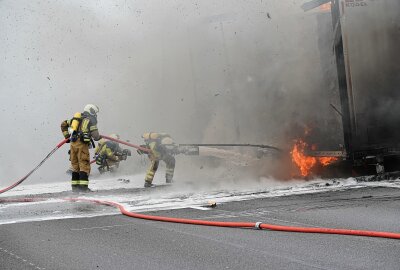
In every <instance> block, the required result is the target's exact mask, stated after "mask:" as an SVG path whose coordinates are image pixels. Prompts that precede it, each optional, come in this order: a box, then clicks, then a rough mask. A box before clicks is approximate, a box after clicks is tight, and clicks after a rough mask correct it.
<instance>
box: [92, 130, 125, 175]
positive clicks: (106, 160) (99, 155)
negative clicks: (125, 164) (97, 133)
mask: <svg viewBox="0 0 400 270" xmlns="http://www.w3.org/2000/svg"><path fill="white" fill-rule="evenodd" d="M110 137H111V138H114V139H118V140H119V135H118V134H111V135H110ZM130 155H131V151H130V150H129V149H121V147H120V146H119V144H118V143H117V142H114V141H105V140H104V139H101V140H100V142H99V144H98V146H97V148H96V151H95V160H96V164H97V165H99V168H98V170H99V172H100V173H104V172H106V171H111V172H113V171H115V170H116V169H117V168H118V167H119V162H120V161H121V160H126V158H127V156H130Z"/></svg>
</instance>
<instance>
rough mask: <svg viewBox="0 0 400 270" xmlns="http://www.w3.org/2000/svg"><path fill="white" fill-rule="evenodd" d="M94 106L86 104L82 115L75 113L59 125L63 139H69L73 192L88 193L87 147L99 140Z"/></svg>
mask: <svg viewBox="0 0 400 270" xmlns="http://www.w3.org/2000/svg"><path fill="white" fill-rule="evenodd" d="M98 112H99V108H98V107H97V106H96V105H93V104H88V105H86V106H85V108H84V109H83V113H75V115H74V117H73V118H72V119H70V120H65V121H63V122H62V123H61V131H62V133H63V135H64V137H65V138H69V141H68V142H69V143H70V160H71V168H72V177H71V186H72V191H73V192H80V191H82V192H88V191H90V189H89V174H90V155H89V147H90V145H93V146H94V142H93V139H94V140H95V141H98V140H100V134H99V131H98V129H97V113H98Z"/></svg>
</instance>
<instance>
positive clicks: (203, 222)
mask: <svg viewBox="0 0 400 270" xmlns="http://www.w3.org/2000/svg"><path fill="white" fill-rule="evenodd" d="M65 200H68V201H74V202H76V201H85V202H92V203H98V204H103V205H108V206H113V207H116V208H118V209H119V211H120V212H121V213H122V214H123V215H125V216H128V217H133V218H140V219H147V220H154V221H164V222H173V223H183V224H192V225H205V226H216V227H240V228H257V229H265V230H271V231H285V232H299V233H323V234H341V235H354V236H369V237H380V238H391V239H400V233H392V232H379V231H365V230H348V229H332V228H308V227H294V226H282V225H273V224H266V223H262V222H228V221H208V220H199V219H184V218H173V217H163V216H151V215H144V214H139V213H134V212H129V211H128V210H126V209H125V208H124V207H123V206H122V205H121V204H119V203H116V202H110V201H102V200H95V199H81V198H66V199H65Z"/></svg>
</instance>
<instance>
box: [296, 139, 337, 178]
mask: <svg viewBox="0 0 400 270" xmlns="http://www.w3.org/2000/svg"><path fill="white" fill-rule="evenodd" d="M306 147H307V143H305V142H304V141H302V140H297V141H295V144H294V146H293V150H292V151H291V152H290V153H291V154H292V161H293V162H294V163H295V164H296V165H297V167H298V168H299V170H300V173H301V175H302V176H303V177H305V176H307V175H309V174H310V173H311V171H312V168H313V167H314V166H315V165H316V164H317V163H319V164H321V165H322V166H327V165H329V164H331V163H332V162H334V161H336V160H338V158H336V157H318V158H316V157H311V156H306V155H305V154H304V151H305V149H306Z"/></svg>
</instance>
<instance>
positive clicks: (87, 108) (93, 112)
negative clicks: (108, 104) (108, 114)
mask: <svg viewBox="0 0 400 270" xmlns="http://www.w3.org/2000/svg"><path fill="white" fill-rule="evenodd" d="M83 111H85V112H88V113H89V114H91V115H93V116H96V115H97V114H98V113H99V107H98V106H97V105H94V104H87V105H86V106H85V108H84V109H83Z"/></svg>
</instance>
